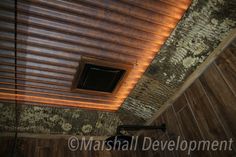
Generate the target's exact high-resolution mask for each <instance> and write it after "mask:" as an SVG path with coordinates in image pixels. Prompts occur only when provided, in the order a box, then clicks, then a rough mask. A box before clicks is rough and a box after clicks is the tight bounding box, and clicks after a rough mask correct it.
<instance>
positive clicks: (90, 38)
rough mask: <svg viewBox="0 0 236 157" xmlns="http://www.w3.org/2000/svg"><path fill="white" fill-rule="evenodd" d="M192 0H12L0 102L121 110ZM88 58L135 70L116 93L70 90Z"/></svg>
mask: <svg viewBox="0 0 236 157" xmlns="http://www.w3.org/2000/svg"><path fill="white" fill-rule="evenodd" d="M189 4H190V0H181V1H178V3H176V2H175V1H172V0H167V1H162V0H160V1H154V0H148V1H142V0H137V1H133V0H121V1H102V0H97V1H93V0H86V1H82V0H81V1H76V2H67V1H57V2H56V1H40V0H39V1H18V3H17V18H16V19H17V22H16V24H17V25H16V26H17V27H16V31H17V39H16V46H17V47H16V48H17V49H16V50H17V51H16V53H15V45H14V42H15V14H14V3H12V1H2V2H1V5H0V8H1V14H0V20H1V25H0V34H1V36H0V41H1V42H0V91H1V92H0V99H2V100H18V101H20V102H27V103H28V102H31V103H36V104H41V105H58V106H72V107H83V108H91V109H101V110H109V111H116V110H117V109H118V108H119V107H120V106H121V104H122V102H123V101H124V99H125V98H126V97H127V96H128V94H129V93H130V91H131V90H132V89H133V87H134V85H135V84H136V83H137V81H138V80H139V78H140V77H141V76H142V74H143V72H144V71H145V70H146V68H147V66H148V65H149V64H150V62H151V61H152V59H153V58H154V56H155V55H156V54H157V53H158V50H159V49H160V48H161V46H162V45H163V43H164V42H165V40H166V39H167V38H168V36H169V35H170V33H171V32H172V30H173V29H174V27H175V26H176V24H177V23H178V21H179V20H180V18H181V17H182V16H183V14H184V12H185V11H186V9H187V8H188V6H189ZM82 57H92V58H99V59H103V60H106V61H111V62H115V63H125V64H129V65H132V69H131V71H130V73H129V74H128V76H127V78H126V79H125V81H124V82H123V83H122V85H121V86H120V88H119V90H118V92H117V93H116V94H115V95H114V96H101V95H91V94H89V93H88V94H86V93H83V94H82V93H74V92H72V91H71V86H72V81H73V79H74V78H75V75H76V71H77V69H78V67H79V66H80V59H81V58H82Z"/></svg>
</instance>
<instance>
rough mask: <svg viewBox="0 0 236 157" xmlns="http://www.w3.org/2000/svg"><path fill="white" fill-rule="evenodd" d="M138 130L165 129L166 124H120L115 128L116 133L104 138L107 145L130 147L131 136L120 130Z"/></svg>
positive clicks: (163, 130) (116, 147)
mask: <svg viewBox="0 0 236 157" xmlns="http://www.w3.org/2000/svg"><path fill="white" fill-rule="evenodd" d="M124 130H126V131H138V130H161V131H162V132H165V131H166V125H165V124H161V125H159V126H147V125H146V126H145V125H120V126H118V127H117V129H116V135H114V136H111V137H109V138H107V139H106V140H105V143H106V145H107V146H109V147H112V148H115V149H118V148H122V145H127V143H128V146H129V147H130V145H131V144H132V140H133V138H132V136H128V135H124V134H122V133H121V131H124ZM118 144H119V145H118Z"/></svg>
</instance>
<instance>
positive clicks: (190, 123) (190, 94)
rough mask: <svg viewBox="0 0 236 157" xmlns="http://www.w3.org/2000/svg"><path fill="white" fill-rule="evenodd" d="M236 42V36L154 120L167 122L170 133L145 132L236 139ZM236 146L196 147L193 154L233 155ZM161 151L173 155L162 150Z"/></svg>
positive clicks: (224, 139)
mask: <svg viewBox="0 0 236 157" xmlns="http://www.w3.org/2000/svg"><path fill="white" fill-rule="evenodd" d="M235 43H236V40H232V42H231V43H230V44H229V46H228V47H227V48H226V49H225V50H224V51H223V52H221V54H220V55H219V57H218V58H217V59H216V60H215V61H214V62H213V63H212V64H211V65H210V66H209V67H208V68H207V69H206V70H205V72H204V73H203V74H202V75H201V76H200V77H199V78H197V79H196V80H195V81H194V82H193V84H192V85H191V86H190V87H189V88H188V89H187V90H186V91H185V92H184V93H183V94H182V95H181V96H180V97H179V98H178V99H177V100H176V101H175V102H174V103H173V104H172V105H171V106H170V107H169V108H167V110H165V111H164V112H163V113H162V114H161V115H160V116H159V117H158V118H157V119H156V120H155V121H154V122H153V123H152V124H156V125H157V124H160V123H165V124H166V125H167V133H166V134H165V135H160V134H159V133H156V134H151V133H148V132H144V133H143V134H144V135H145V136H151V137H156V138H157V139H159V140H161V139H162V138H164V137H163V136H166V135H167V137H168V138H169V139H174V140H175V137H176V136H180V139H181V140H197V141H200V140H209V141H213V140H218V141H229V140H230V139H232V140H233V141H235V140H236V138H235V133H236V130H235V127H236V110H235V107H236V106H235V102H236V96H235V92H236V90H235V83H234V82H235V69H236V64H235V63H236V62H235V57H236V56H235V52H236V49H235ZM167 137H165V138H167ZM235 147H236V145H235V142H233V144H232V147H231V148H232V149H233V150H231V151H229V150H227V151H219V150H217V151H193V152H191V154H190V155H191V156H196V157H199V156H212V157H231V156H235V155H236V149H235ZM157 153H159V154H160V155H161V156H171V155H166V153H164V152H162V151H158V152H157ZM174 154H175V156H186V155H187V154H186V152H182V151H175V152H174Z"/></svg>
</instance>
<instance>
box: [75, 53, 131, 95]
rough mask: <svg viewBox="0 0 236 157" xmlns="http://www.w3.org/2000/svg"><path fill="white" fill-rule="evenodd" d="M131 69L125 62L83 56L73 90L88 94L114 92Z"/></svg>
mask: <svg viewBox="0 0 236 157" xmlns="http://www.w3.org/2000/svg"><path fill="white" fill-rule="evenodd" d="M129 69H130V65H127V64H124V63H116V62H109V61H105V60H99V59H94V58H84V57H83V58H82V59H81V61H80V64H79V69H78V71H77V75H76V77H75V79H74V81H73V86H72V90H73V91H76V92H81V93H87V94H114V93H115V92H116V91H117V90H118V88H119V86H120V85H121V83H122V82H123V80H124V78H125V77H126V76H127V73H128V71H129Z"/></svg>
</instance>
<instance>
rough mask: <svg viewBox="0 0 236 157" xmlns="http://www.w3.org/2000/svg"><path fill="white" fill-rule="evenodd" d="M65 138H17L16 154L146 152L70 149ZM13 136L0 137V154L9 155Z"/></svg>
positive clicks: (107, 156)
mask: <svg viewBox="0 0 236 157" xmlns="http://www.w3.org/2000/svg"><path fill="white" fill-rule="evenodd" d="M67 142H68V141H67V139H65V138H56V139H55V138H50V137H49V138H18V140H17V147H16V148H17V149H16V152H17V153H16V154H17V156H19V157H21V156H24V157H143V156H145V154H146V153H148V152H144V151H143V152H142V151H140V150H136V151H123V152H122V151H105V150H104V151H100V150H99V151H95V150H92V151H85V150H82V151H80V150H77V151H74V152H73V151H70V149H69V148H68V143H67ZM13 146H14V138H13V137H1V138H0V156H10V155H11V153H12V149H13Z"/></svg>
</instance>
